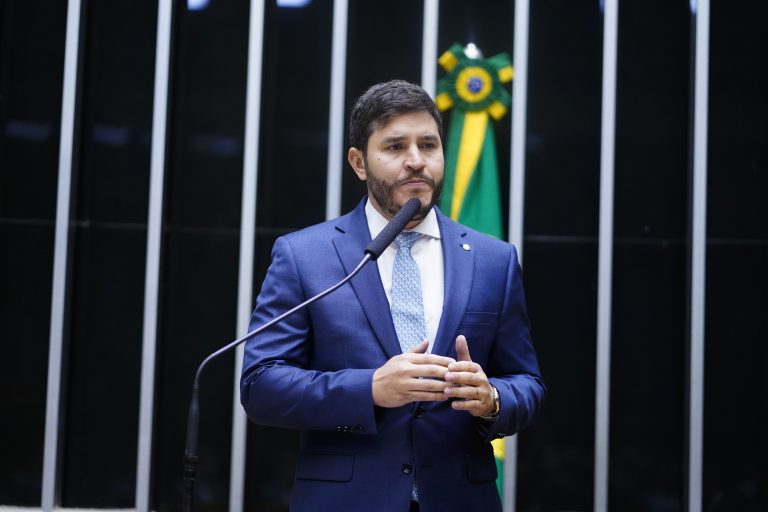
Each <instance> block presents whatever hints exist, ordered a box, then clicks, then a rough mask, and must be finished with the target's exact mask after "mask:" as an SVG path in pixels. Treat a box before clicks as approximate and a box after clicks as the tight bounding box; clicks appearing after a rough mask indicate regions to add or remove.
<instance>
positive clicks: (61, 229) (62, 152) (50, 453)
mask: <svg viewBox="0 0 768 512" xmlns="http://www.w3.org/2000/svg"><path fill="white" fill-rule="evenodd" d="M64 45H65V47H64V83H63V87H62V94H61V133H60V137H59V177H58V180H59V182H58V191H57V194H56V234H55V238H54V249H53V291H52V294H51V331H50V349H49V351H48V384H47V392H46V404H45V441H44V445H43V489H42V500H41V501H42V503H41V506H42V509H43V510H44V511H45V512H50V511H51V510H53V508H54V507H55V506H57V505H58V504H57V503H56V500H57V495H58V483H59V482H58V478H57V467H58V454H59V419H60V418H59V406H60V404H61V394H60V389H61V373H62V368H61V365H62V354H63V352H64V315H65V306H66V294H67V252H68V250H69V248H68V243H67V242H68V239H69V202H70V196H71V194H70V189H71V183H72V155H73V153H74V148H73V145H74V133H75V108H76V104H75V103H76V101H77V98H76V95H77V55H78V53H79V48H80V0H69V3H68V5H67V33H66V39H65V43H64Z"/></svg>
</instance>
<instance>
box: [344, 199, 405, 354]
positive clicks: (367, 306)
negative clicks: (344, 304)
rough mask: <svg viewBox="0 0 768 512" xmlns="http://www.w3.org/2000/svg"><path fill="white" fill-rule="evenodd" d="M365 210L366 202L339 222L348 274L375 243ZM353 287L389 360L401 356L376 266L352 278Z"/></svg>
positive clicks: (368, 265)
mask: <svg viewBox="0 0 768 512" xmlns="http://www.w3.org/2000/svg"><path fill="white" fill-rule="evenodd" d="M364 207H365V201H362V202H361V203H360V204H359V205H358V206H357V208H355V209H354V210H353V211H352V212H351V213H350V214H349V215H347V216H345V217H342V218H341V219H339V224H338V225H337V227H336V229H337V230H339V231H340V232H341V233H340V234H339V235H338V236H336V237H335V238H334V239H333V245H334V246H335V247H336V252H337V253H338V255H339V258H340V259H341V263H342V265H343V266H344V270H345V271H346V272H347V274H348V273H350V272H351V271H352V270H354V268H355V267H356V266H357V265H358V263H360V260H361V259H362V258H363V256H364V253H363V250H364V249H365V247H366V245H368V243H369V242H370V241H371V233H370V231H369V230H368V221H367V220H366V218H365V209H364ZM350 284H351V285H352V289H353V290H354V291H355V295H356V296H357V300H358V301H359V302H360V306H361V307H362V308H363V311H364V312H365V316H366V318H368V323H369V324H370V325H371V328H372V329H373V332H374V334H375V335H376V337H377V338H378V339H379V342H380V343H381V345H382V347H383V348H384V351H385V352H386V353H387V355H388V356H389V357H394V356H396V355H397V354H401V353H402V350H401V349H400V343H399V342H398V341H397V333H396V332H395V326H394V324H393V323H392V315H391V314H390V311H389V302H388V301H387V296H386V294H385V293H384V286H383V285H382V284H381V276H379V268H378V266H377V265H376V263H375V262H372V263H368V264H367V265H366V266H365V267H363V269H362V270H361V271H360V273H359V274H358V275H356V276H355V277H354V278H352V280H351V281H350Z"/></svg>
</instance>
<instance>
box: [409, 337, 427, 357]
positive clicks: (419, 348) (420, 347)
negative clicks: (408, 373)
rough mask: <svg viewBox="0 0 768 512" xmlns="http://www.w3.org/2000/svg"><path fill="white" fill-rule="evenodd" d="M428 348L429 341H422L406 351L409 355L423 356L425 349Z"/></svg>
mask: <svg viewBox="0 0 768 512" xmlns="http://www.w3.org/2000/svg"><path fill="white" fill-rule="evenodd" d="M428 348H429V340H424V341H422V342H421V343H419V344H418V345H416V346H415V347H413V348H412V349H411V350H409V351H408V353H409V354H424V353H425V352H426V351H427V349H428Z"/></svg>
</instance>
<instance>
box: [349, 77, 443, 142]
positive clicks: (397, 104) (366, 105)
mask: <svg viewBox="0 0 768 512" xmlns="http://www.w3.org/2000/svg"><path fill="white" fill-rule="evenodd" d="M410 112H428V113H429V115H431V116H432V118H433V119H434V120H435V123H437V130H438V132H439V134H440V140H441V141H442V139H443V119H442V117H441V116H440V112H438V111H437V107H435V102H434V101H432V98H430V97H429V94H427V91H425V90H424V89H422V88H421V87H419V86H418V85H416V84H412V83H410V82H406V81H405V80H390V81H389V82H383V83H380V84H376V85H373V86H371V87H369V88H368V90H367V91H365V93H363V95H362V96H360V97H359V98H358V99H357V102H355V106H354V107H352V113H351V114H350V116H349V145H350V146H351V147H354V148H357V149H359V150H360V151H362V152H363V155H365V154H366V153H367V149H368V139H369V138H370V136H371V134H372V133H373V132H374V131H375V130H378V129H379V128H381V127H383V126H384V125H386V124H387V123H388V122H389V120H390V119H392V118H393V117H395V116H399V115H403V114H408V113H410Z"/></svg>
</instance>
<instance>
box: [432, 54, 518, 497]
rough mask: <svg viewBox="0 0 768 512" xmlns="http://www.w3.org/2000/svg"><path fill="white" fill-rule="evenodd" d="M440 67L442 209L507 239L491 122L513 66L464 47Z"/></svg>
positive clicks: (500, 466) (500, 482)
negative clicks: (446, 121)
mask: <svg viewBox="0 0 768 512" xmlns="http://www.w3.org/2000/svg"><path fill="white" fill-rule="evenodd" d="M470 46H471V47H472V49H474V45H470ZM470 46H468V47H467V49H468V50H470ZM467 53H470V55H471V56H468V55H467ZM438 62H439V63H440V65H441V66H442V67H443V68H444V69H445V70H446V71H447V72H448V74H447V75H446V76H445V77H444V78H442V79H440V81H439V82H438V83H437V97H436V98H435V103H436V104H437V108H438V109H439V110H441V111H445V110H448V109H449V108H453V113H452V115H451V124H450V126H449V127H448V141H447V144H446V150H445V153H446V158H445V184H444V187H445V188H444V189H443V195H442V197H441V198H440V208H441V209H442V210H443V212H447V213H448V214H449V215H450V217H451V218H452V219H453V220H456V221H458V222H461V223H462V224H465V225H467V226H469V227H471V228H474V229H477V230H478V231H482V232H484V233H488V234H489V235H493V236H495V237H496V238H499V239H502V238H503V233H502V222H501V194H500V193H499V178H498V164H497V162H496V143H495V141H494V138H493V126H492V125H493V123H492V122H489V119H488V117H489V116H490V117H492V118H493V119H494V120H497V121H498V120H499V119H501V118H502V117H503V116H504V114H506V112H507V108H508V107H509V105H510V96H509V93H508V92H507V91H506V90H505V89H504V88H503V87H502V85H501V84H503V83H507V82H509V81H511V80H512V77H513V74H514V71H513V69H512V65H511V64H510V62H509V57H508V56H507V54H506V53H500V54H498V55H495V56H493V57H490V58H488V59H483V58H481V57H480V56H479V55H477V56H476V55H473V54H472V53H471V52H470V51H466V52H465V50H464V48H463V47H462V46H461V45H460V44H459V43H455V44H454V45H453V46H451V47H450V49H449V50H448V51H446V52H445V53H443V55H441V56H440V59H438ZM492 445H493V453H494V456H495V458H496V468H497V470H498V477H497V479H496V487H497V488H498V490H499V496H501V497H502V499H503V498H504V493H503V490H504V440H503V439H496V440H494V441H493V442H492Z"/></svg>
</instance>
